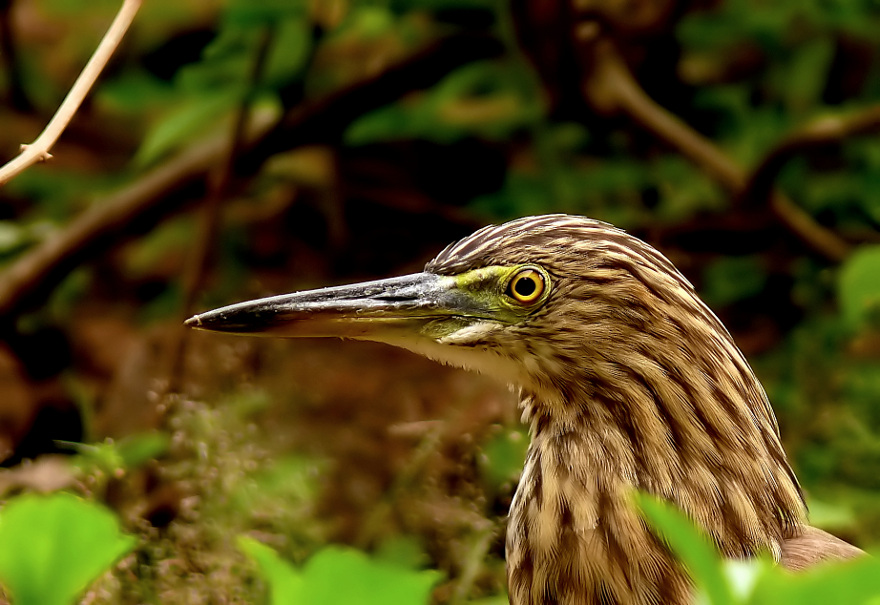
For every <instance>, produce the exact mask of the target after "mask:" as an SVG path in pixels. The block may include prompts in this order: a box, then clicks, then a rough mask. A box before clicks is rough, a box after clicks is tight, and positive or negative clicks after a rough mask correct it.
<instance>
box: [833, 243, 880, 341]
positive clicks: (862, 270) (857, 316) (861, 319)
mask: <svg viewBox="0 0 880 605" xmlns="http://www.w3.org/2000/svg"><path fill="white" fill-rule="evenodd" d="M837 298H838V301H839V303H840V310H841V312H842V313H843V318H844V320H846V322H847V323H848V324H850V325H851V326H852V327H857V326H859V325H861V324H863V323H865V322H866V321H867V320H868V319H870V318H871V317H876V315H877V313H878V312H880V246H862V247H861V248H859V249H858V250H856V252H855V253H854V254H853V255H852V256H850V258H848V259H847V260H846V262H845V263H844V265H843V268H842V269H841V270H840V276H839V278H838V282H837Z"/></svg>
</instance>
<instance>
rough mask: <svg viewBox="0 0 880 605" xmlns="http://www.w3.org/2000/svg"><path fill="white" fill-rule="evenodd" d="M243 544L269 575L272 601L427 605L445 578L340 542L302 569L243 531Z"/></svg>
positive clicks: (292, 604)
mask: <svg viewBox="0 0 880 605" xmlns="http://www.w3.org/2000/svg"><path fill="white" fill-rule="evenodd" d="M238 545H239V548H241V549H242V550H243V551H244V552H245V553H247V554H248V555H249V556H250V557H251V558H252V559H254V560H255V561H256V562H257V565H258V566H259V567H260V571H261V573H262V574H263V575H264V576H265V578H266V579H267V580H268V582H269V586H270V591H271V602H272V603H273V605H275V604H277V605H282V604H284V605H296V604H299V603H302V604H311V603H322V604H325V605H336V604H338V605H350V604H351V603H358V605H374V604H375V605H416V604H424V603H428V602H429V598H430V595H431V588H432V587H433V586H434V584H436V583H437V581H438V580H439V579H440V577H441V574H440V572H438V571H434V570H424V571H415V570H412V569H407V568H405V567H399V566H397V565H393V564H390V563H387V562H383V561H377V560H374V559H371V558H370V557H369V556H368V555H367V554H365V553H363V552H360V551H358V550H354V549H350V548H342V547H337V546H329V547H326V548H324V549H323V550H321V551H320V552H318V553H316V554H315V555H313V556H312V558H310V559H309V560H308V561H307V562H306V564H305V565H304V566H303V567H302V569H300V570H297V569H295V568H294V567H292V566H291V565H290V564H288V563H286V562H285V561H284V560H283V559H281V558H280V557H279V556H278V554H277V553H275V552H274V551H273V550H272V549H271V548H269V547H267V546H265V545H263V544H260V543H259V542H257V541H256V540H253V539H252V538H248V537H246V536H241V537H239V539H238Z"/></svg>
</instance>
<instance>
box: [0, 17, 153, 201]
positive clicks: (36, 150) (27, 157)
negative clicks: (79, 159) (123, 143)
mask: <svg viewBox="0 0 880 605" xmlns="http://www.w3.org/2000/svg"><path fill="white" fill-rule="evenodd" d="M141 1H142V0H124V1H123V3H122V7H121V8H120V9H119V12H118V13H117V14H116V18H115V19H113V23H111V24H110V29H108V30H107V33H106V34H104V37H103V38H102V39H101V42H100V44H98V48H96V49H95V52H94V54H93V55H92V57H91V58H90V59H89V62H88V63H86V66H85V68H83V70H82V72H81V73H80V74H79V77H78V78H77V79H76V81H75V82H74V83H73V86H72V87H71V89H70V91H69V92H68V93H67V96H66V97H64V101H62V102H61V106H60V107H59V108H58V111H57V112H55V115H54V116H52V119H51V120H49V123H48V124H47V125H46V128H45V129H44V130H43V132H42V133H40V136H38V137H37V140H35V141H34V142H33V143H31V144H30V145H22V146H21V147H22V152H21V153H20V154H19V155H18V156H17V157H15V158H14V159H13V160H11V161H10V162H8V163H7V164H6V165H5V166H3V167H0V185H4V184H6V183H7V182H8V181H9V180H10V179H11V178H13V177H15V176H16V175H17V174H19V173H20V172H22V171H23V170H25V169H26V168H28V167H29V166H32V165H33V164H36V163H37V162H42V161H44V160H47V159H49V158H50V157H52V155H51V154H50V153H49V150H50V149H51V148H52V146H53V145H54V144H55V142H56V141H57V140H58V137H60V136H61V133H62V132H64V129H65V128H67V125H68V124H69V123H70V120H71V119H72V118H73V115H74V114H75V113H76V111H77V109H79V106H80V104H82V102H83V99H85V98H86V95H87V94H88V92H89V90H91V88H92V86H93V85H94V84H95V81H96V80H97V79H98V76H99V75H100V73H101V71H102V70H103V69H104V66H105V65H106V64H107V61H109V60H110V57H111V56H112V55H113V52H114V51H115V50H116V47H117V46H119V42H120V41H121V40H122V36H124V35H125V32H126V31H127V30H128V27H129V26H130V25H131V22H132V21H133V20H134V16H135V15H136V14H137V12H138V9H140V7H141Z"/></svg>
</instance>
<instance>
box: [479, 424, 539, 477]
mask: <svg viewBox="0 0 880 605" xmlns="http://www.w3.org/2000/svg"><path fill="white" fill-rule="evenodd" d="M528 449H529V437H528V434H527V433H526V431H525V429H524V428H520V427H517V428H515V429H505V430H504V431H503V432H501V433H500V434H498V435H495V436H494V437H492V438H491V439H490V440H489V441H487V442H486V443H485V444H484V445H483V448H482V454H481V456H480V458H479V466H480V474H481V475H482V476H483V479H484V480H485V481H486V483H488V484H489V486H490V487H492V489H495V490H497V489H498V488H500V487H501V486H502V485H504V484H505V483H507V482H509V481H515V480H516V479H517V478H518V477H519V475H520V473H521V472H522V467H523V461H524V460H525V459H526V451H527V450H528Z"/></svg>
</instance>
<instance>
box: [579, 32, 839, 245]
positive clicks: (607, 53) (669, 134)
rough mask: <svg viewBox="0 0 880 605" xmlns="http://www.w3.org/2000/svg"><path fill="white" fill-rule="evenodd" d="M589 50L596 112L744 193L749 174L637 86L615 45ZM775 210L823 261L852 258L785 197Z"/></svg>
mask: <svg viewBox="0 0 880 605" xmlns="http://www.w3.org/2000/svg"><path fill="white" fill-rule="evenodd" d="M589 44H590V48H589V49H588V50H589V52H590V59H591V61H590V64H591V70H590V73H589V75H588V76H587V77H586V78H585V79H584V83H583V93H584V97H585V98H586V99H587V101H588V102H589V103H590V104H591V105H592V106H593V107H595V108H598V110H599V111H602V112H606V113H612V112H615V111H616V112H622V113H624V114H626V115H627V116H629V117H630V118H631V119H632V120H633V121H634V122H636V123H637V124H638V125H639V126H641V127H642V128H644V129H645V130H647V131H648V132H650V133H652V134H653V135H654V136H656V137H657V138H658V139H659V140H661V141H663V142H664V143H666V144H667V145H669V146H670V147H672V148H673V149H675V150H676V151H678V152H679V153H681V154H682V155H683V156H685V157H687V158H688V159H689V160H690V161H692V162H693V163H694V164H695V165H696V166H697V167H698V168H700V169H701V170H703V171H704V172H706V173H707V174H710V175H711V176H712V177H713V178H714V179H715V180H717V181H718V182H719V183H721V185H722V186H724V187H725V188H726V189H728V190H729V191H730V192H731V193H732V194H733V195H734V196H738V195H740V194H741V193H742V192H743V191H745V190H746V187H747V183H748V181H749V179H748V177H747V175H746V172H745V170H743V168H742V167H740V166H738V165H737V164H736V162H734V161H733V160H731V159H730V158H729V157H728V156H727V155H726V154H725V153H724V152H723V151H721V150H720V149H719V148H718V147H717V146H716V145H715V144H714V143H712V141H710V140H709V139H707V138H706V137H704V136H702V135H701V134H699V133H698V132H696V131H695V130H694V129H693V128H691V127H690V126H689V125H688V124H686V123H685V122H683V121H682V120H680V119H679V118H677V117H676V116H674V115H672V114H671V113H670V112H668V111H667V110H666V109H664V108H663V107H661V106H660V105H658V104H657V103H655V102H654V100H653V99H651V98H650V97H649V96H648V95H647V93H645V91H644V89H643V88H642V87H641V86H640V85H639V84H638V82H636V80H635V78H634V77H633V75H632V73H631V72H630V70H629V68H628V67H627V66H626V64H625V62H624V61H623V59H622V58H621V56H620V54H619V52H618V50H617V48H616V47H615V46H614V44H613V42H612V41H611V40H608V39H606V38H599V39H597V40H594V41H590V43H589ZM771 207H772V209H773V211H774V212H775V213H776V215H777V216H778V217H779V219H780V220H781V221H782V222H783V223H784V224H785V225H786V227H787V228H788V229H789V230H791V231H792V232H793V233H795V234H796V235H797V236H798V237H799V238H800V239H801V240H802V241H804V242H805V243H806V244H807V245H809V246H810V247H811V248H812V249H814V250H816V251H817V252H819V253H821V254H822V255H823V256H825V257H827V258H829V259H831V260H834V261H841V260H843V259H844V258H846V256H847V255H848V254H849V252H850V249H851V246H850V245H849V244H848V243H847V242H845V241H844V240H842V239H841V238H840V237H838V236H837V235H836V234H835V233H833V232H832V231H830V230H828V229H825V228H824V227H822V226H821V225H819V224H818V223H816V221H814V220H813V218H812V217H811V216H810V215H809V214H807V213H806V212H804V211H803V210H801V209H800V208H798V207H797V206H796V205H795V204H794V203H793V202H792V201H791V200H789V199H788V198H787V197H785V196H784V195H782V194H781V193H777V194H775V195H774V196H773V200H772V204H771Z"/></svg>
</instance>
